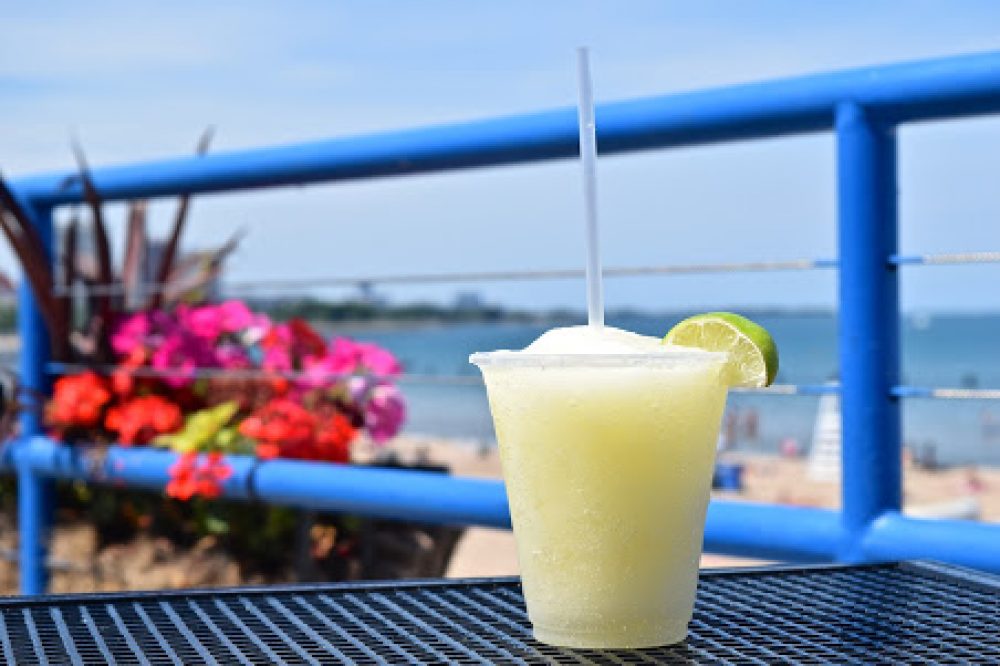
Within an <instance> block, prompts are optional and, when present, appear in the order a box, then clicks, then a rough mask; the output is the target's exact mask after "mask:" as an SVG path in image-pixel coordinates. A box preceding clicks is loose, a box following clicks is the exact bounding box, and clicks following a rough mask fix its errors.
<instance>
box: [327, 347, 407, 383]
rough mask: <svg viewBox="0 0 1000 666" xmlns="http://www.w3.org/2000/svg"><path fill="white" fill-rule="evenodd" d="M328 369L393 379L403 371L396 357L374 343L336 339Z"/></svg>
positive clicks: (330, 353)
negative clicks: (365, 373)
mask: <svg viewBox="0 0 1000 666" xmlns="http://www.w3.org/2000/svg"><path fill="white" fill-rule="evenodd" d="M327 358H329V359H330V360H329V363H328V367H329V368H330V369H331V371H333V372H338V373H341V374H351V373H355V372H367V373H370V374H373V375H376V376H378V377H393V376H395V375H398V374H399V373H400V372H401V371H402V369H403V368H402V366H401V365H400V364H399V361H397V360H396V357H395V356H393V355H392V352H390V351H389V350H387V349H383V348H382V347H379V346H378V345H376V344H375V343H373V342H354V341H353V340H351V339H349V338H336V339H335V340H334V341H333V342H332V343H331V344H330V348H329V351H328V352H327Z"/></svg>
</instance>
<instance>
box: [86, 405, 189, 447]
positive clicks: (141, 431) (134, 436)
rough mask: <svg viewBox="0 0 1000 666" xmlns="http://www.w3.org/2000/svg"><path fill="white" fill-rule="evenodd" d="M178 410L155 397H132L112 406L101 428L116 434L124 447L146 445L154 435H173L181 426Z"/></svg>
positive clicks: (181, 420) (175, 406)
mask: <svg viewBox="0 0 1000 666" xmlns="http://www.w3.org/2000/svg"><path fill="white" fill-rule="evenodd" d="M182 423H183V419H182V418H181V410H180V407H178V406H177V405H175V404H174V403H172V402H170V401H169V400H167V399H166V398H161V397H160V396H158V395H146V396H142V397H139V398H132V399H131V400H129V401H128V402H125V403H122V404H121V405H118V406H116V407H112V408H111V409H110V410H109V411H108V416H107V418H106V419H105V420H104V426H105V427H106V428H107V429H108V430H110V431H112V432H117V433H118V440H119V441H120V442H121V443H122V444H125V445H126V446H129V445H132V444H148V443H149V442H150V441H151V440H152V439H153V438H154V437H156V436H157V435H162V434H165V433H169V432H174V431H175V430H177V429H178V428H180V427H181V424H182Z"/></svg>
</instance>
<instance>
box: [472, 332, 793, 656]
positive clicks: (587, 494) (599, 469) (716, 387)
mask: <svg viewBox="0 0 1000 666" xmlns="http://www.w3.org/2000/svg"><path fill="white" fill-rule="evenodd" d="M471 360H472V362H473V363H475V364H476V365H478V366H479V367H480V369H481V370H482V373H483V377H484V379H485V382H486V388H487V392H488V395H489V402H490V409H491V411H492V413H493V421H494V425H495V428H496V435H497V440H498V443H499V446H500V455H501V459H502V463H503V473H504V478H505V481H506V485H507V495H508V498H509V502H510V511H511V518H512V520H513V526H514V532H515V535H516V538H517V547H518V559H519V562H520V567H521V576H522V581H523V588H524V597H525V601H526V603H527V607H528V614H529V617H530V619H531V622H532V625H533V627H534V633H535V637H536V638H537V639H538V640H540V641H542V642H544V643H550V644H553V645H562V646H570V647H636V648H637V647H649V646H655V645H666V644H670V643H676V642H678V641H681V640H683V639H684V637H685V635H686V633H687V625H688V622H689V621H690V619H691V613H692V607H693V604H694V596H695V588H696V586H697V579H698V560H699V557H700V554H701V545H702V535H703V531H704V524H705V511H706V508H707V506H708V498H709V490H710V487H711V478H712V467H713V463H714V458H715V445H716V440H717V437H718V433H719V423H720V420H721V416H722V411H723V408H724V406H725V400H726V390H727V388H728V386H730V385H733V384H750V385H764V384H766V383H769V382H770V381H771V379H773V376H774V371H775V370H776V368H777V356H776V352H775V351H774V347H773V343H772V342H770V337H769V336H767V333H766V332H764V331H763V329H761V328H760V327H759V326H756V325H755V324H753V323H752V322H749V321H748V320H745V319H743V318H742V317H738V316H737V315H731V314H728V313H715V314H709V315H699V316H698V317H693V318H691V319H688V320H685V322H682V323H681V324H679V325H678V326H677V327H675V328H674V329H673V330H672V331H671V332H670V334H669V335H668V336H667V340H666V342H664V341H663V340H660V339H659V338H652V337H647V336H643V335H638V334H635V333H630V332H627V331H623V330H620V329H616V328H611V327H592V326H577V327H569V328H558V329H553V330H551V331H548V332H547V333H545V334H544V335H542V336H541V337H540V338H538V339H537V340H536V341H535V342H534V343H532V344H531V345H529V346H528V347H527V348H525V349H524V350H522V351H496V352H489V353H480V354H474V355H473V356H472V359H471Z"/></svg>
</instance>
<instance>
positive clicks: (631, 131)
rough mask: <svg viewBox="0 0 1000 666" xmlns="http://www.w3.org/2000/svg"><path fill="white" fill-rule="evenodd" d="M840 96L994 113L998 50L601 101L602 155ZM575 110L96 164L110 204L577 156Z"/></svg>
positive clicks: (731, 132) (817, 123) (743, 126)
mask: <svg viewBox="0 0 1000 666" xmlns="http://www.w3.org/2000/svg"><path fill="white" fill-rule="evenodd" d="M845 100H851V101H852V102H853V103H855V104H857V105H859V106H862V107H864V108H866V109H868V110H870V111H871V112H872V113H874V114H877V115H878V117H879V118H880V119H882V120H885V121H892V122H905V121H913V120H933V119H939V118H957V117H962V116H974V115H980V114H985V113H996V112H998V111H1000V54H997V53H987V54H982V55H971V56H960V57H955V58H948V59H942V60H933V61H926V62H913V63H907V64H902V65H893V66H888V67H872V68H866V69H857V70H850V71H846V72H838V73H833V74H821V75H816V76H805V77H799V78H793V79H785V80H779V81H771V82H766V83H755V84H747V85H740V86H732V87H729V88H722V89H718V90H710V91H704V92H690V93H683V94H674V95H665V96H662V97H650V98H646V99H640V100H635V101H627V102H616V103H607V104H601V105H599V106H598V107H597V109H596V119H597V128H598V137H597V139H598V148H599V150H600V152H601V153H602V154H604V155H610V154H613V153H622V152H628V151H636V150H650V149H654V148H668V147H677V146H687V145H702V144H709V143H717V142H722V141H735V140H744V139H760V138H766V137H773V136H786V135H790V134H802V133H807V132H818V131H823V130H830V129H832V128H833V127H834V121H835V111H836V108H837V106H838V105H839V104H841V103H842V102H844V101H845ZM578 142H579V135H578V133H577V117H576V110H575V109H574V108H564V109H556V110H554V111H546V112H542V113H534V114H528V115H521V116H512V117H508V118H500V119H491V120H482V121H477V122H470V123H463V124H456V125H446V126H440V127H432V128H424V129H419V130H407V131H399V132H388V133H384V134H374V135H370V136H362V137H356V138H348V139H332V140H328V141H314V142H309V143H302V144H296V145H289V146H282V147H275V148H264V149H255V150H244V151H233V152H227V153H213V154H210V155H205V156H203V157H187V158H181V159H173V160H164V161H160V162H148V163H146V164H140V165H133V166H122V167H108V168H101V169H95V170H94V173H93V177H94V182H95V184H96V185H97V188H98V190H99V191H100V192H101V196H102V197H104V198H105V199H106V200H120V199H137V198H149V197H162V196H174V195H177V194H180V193H204V192H222V191H232V190H239V189H247V188H260V187H271V186H276V185H302V184H307V183H317V182H331V181H343V180H352V179H359V178H374V177H378V176H395V175H405V174H415V173H427V172H435V171H445V170H451V169H466V168H470V167H484V166H497V165H502V164H515V163H526V162H535V161H540V160H550V159H558V158H566V157H572V156H574V155H577V154H578V150H579V147H578ZM15 186H16V190H17V191H18V192H19V193H20V194H21V196H23V197H24V198H25V199H26V200H29V201H30V202H31V203H32V204H33V205H35V206H39V207H48V206H54V205H60V204H67V203H78V202H80V201H82V200H83V190H82V187H81V185H80V183H79V181H78V179H77V174H76V173H74V172H62V173H55V174H49V175H43V176H36V177H30V178H23V179H19V180H17V181H16V182H15Z"/></svg>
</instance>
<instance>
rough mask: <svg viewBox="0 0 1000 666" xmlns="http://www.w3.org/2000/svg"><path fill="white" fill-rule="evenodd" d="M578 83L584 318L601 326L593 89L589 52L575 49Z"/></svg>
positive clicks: (602, 317) (583, 49)
mask: <svg viewBox="0 0 1000 666" xmlns="http://www.w3.org/2000/svg"><path fill="white" fill-rule="evenodd" d="M576 64H577V73H578V74H579V85H580V104H579V118H580V165H581V166H582V167H583V199H584V208H585V214H586V216H587V321H588V322H589V323H590V325H591V326H594V327H596V328H601V327H602V326H604V295H603V293H602V287H601V281H602V280H601V249H600V238H599V237H598V234H597V133H596V129H595V125H594V92H593V90H592V89H591V85H590V54H589V51H588V49H587V47H585V46H583V47H580V48H578V49H577V50H576Z"/></svg>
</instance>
